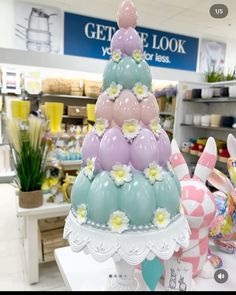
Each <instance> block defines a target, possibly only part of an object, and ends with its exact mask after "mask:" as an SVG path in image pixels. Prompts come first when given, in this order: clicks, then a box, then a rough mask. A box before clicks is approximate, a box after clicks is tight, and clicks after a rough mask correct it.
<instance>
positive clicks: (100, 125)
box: [97, 124, 105, 131]
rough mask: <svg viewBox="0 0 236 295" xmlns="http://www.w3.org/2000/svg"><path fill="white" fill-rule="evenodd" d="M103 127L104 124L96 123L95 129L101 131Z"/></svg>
mask: <svg viewBox="0 0 236 295" xmlns="http://www.w3.org/2000/svg"><path fill="white" fill-rule="evenodd" d="M104 129H105V126H104V124H97V130H98V131H103V130H104Z"/></svg>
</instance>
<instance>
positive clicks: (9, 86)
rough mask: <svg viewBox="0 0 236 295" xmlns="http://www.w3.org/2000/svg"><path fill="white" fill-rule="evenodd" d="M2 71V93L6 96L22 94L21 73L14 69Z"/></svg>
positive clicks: (3, 69)
mask: <svg viewBox="0 0 236 295" xmlns="http://www.w3.org/2000/svg"><path fill="white" fill-rule="evenodd" d="M1 71H2V83H1V84H2V85H1V92H2V93H4V94H8V93H13V94H18V95H19V94H21V84H22V80H21V73H20V72H19V71H18V70H16V69H12V68H5V67H3V68H2V69H1Z"/></svg>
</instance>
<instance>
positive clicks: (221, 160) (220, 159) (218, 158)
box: [181, 150, 227, 163]
mask: <svg viewBox="0 0 236 295" xmlns="http://www.w3.org/2000/svg"><path fill="white" fill-rule="evenodd" d="M181 152H182V153H184V154H186V155H191V156H194V157H197V158H199V157H200V156H201V154H202V153H200V152H198V154H192V153H190V152H186V151H183V150H182V151H181ZM217 162H218V163H227V158H224V159H223V158H221V157H219V156H218V157H217Z"/></svg>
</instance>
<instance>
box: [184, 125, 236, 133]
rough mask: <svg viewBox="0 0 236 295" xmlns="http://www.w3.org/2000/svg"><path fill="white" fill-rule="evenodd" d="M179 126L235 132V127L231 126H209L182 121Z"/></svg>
mask: <svg viewBox="0 0 236 295" xmlns="http://www.w3.org/2000/svg"><path fill="white" fill-rule="evenodd" d="M181 126H184V127H191V128H200V129H209V130H216V131H226V132H236V129H235V128H232V127H211V126H201V125H193V124H192V125H189V124H185V123H182V124H181Z"/></svg>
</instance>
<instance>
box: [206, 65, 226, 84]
mask: <svg viewBox="0 0 236 295" xmlns="http://www.w3.org/2000/svg"><path fill="white" fill-rule="evenodd" d="M205 81H206V82H208V83H214V82H222V81H224V73H223V72H222V71H216V70H215V67H213V68H212V69H211V70H209V71H208V72H206V73H205Z"/></svg>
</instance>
